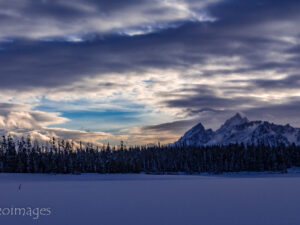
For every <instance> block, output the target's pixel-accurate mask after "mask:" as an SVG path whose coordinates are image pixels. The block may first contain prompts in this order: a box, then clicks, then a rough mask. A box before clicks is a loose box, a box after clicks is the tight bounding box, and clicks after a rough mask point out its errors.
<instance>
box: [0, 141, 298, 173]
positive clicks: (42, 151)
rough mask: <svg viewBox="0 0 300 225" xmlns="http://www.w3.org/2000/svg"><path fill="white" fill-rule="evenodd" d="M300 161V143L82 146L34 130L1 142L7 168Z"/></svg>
mask: <svg viewBox="0 0 300 225" xmlns="http://www.w3.org/2000/svg"><path fill="white" fill-rule="evenodd" d="M297 166H300V146H296V145H295V144H292V145H289V146H286V145H283V144H282V145H279V146H276V147H271V146H266V145H264V144H259V145H256V146H254V145H244V144H230V145H227V146H203V147H188V146H184V145H182V146H172V145H168V146H160V145H157V146H152V147H147V146H134V147H126V146H124V144H123V142H121V144H120V146H118V147H115V146H112V147H111V146H110V145H109V144H108V145H105V146H102V147H99V146H97V147H96V146H93V145H92V144H85V145H84V144H82V143H80V144H79V145H78V146H76V147H75V145H74V144H73V143H72V142H69V141H64V140H56V139H55V138H52V139H51V141H50V142H49V143H47V144H46V145H41V144H39V143H38V142H37V141H32V140H31V138H30V136H28V137H27V138H21V139H19V140H15V139H14V138H13V137H12V136H7V137H6V136H3V138H2V141H1V142H0V172H5V173H52V174H81V173H142V172H143V173H150V174H176V173H186V174H200V173H212V174H219V173H224V172H242V171H256V172H262V171H279V172H283V173H285V172H287V169H288V168H291V167H297Z"/></svg>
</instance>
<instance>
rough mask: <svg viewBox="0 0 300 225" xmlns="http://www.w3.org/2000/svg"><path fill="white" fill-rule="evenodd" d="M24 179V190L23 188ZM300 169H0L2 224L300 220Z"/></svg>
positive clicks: (272, 224)
mask: <svg viewBox="0 0 300 225" xmlns="http://www.w3.org/2000/svg"><path fill="white" fill-rule="evenodd" d="M20 184H21V190H19V187H20ZM299 202H300V173H299V171H294V172H293V173H291V174H266V173H261V174H254V173H251V174H245V173H243V174H241V173H238V174H227V175H222V176H208V175H206V176H203V175H201V176H199V175H146V174H136V175H134V174H131V175H120V174H116V175H99V174H83V175H41V174H0V208H7V207H27V206H29V207H32V208H35V207H41V208H43V207H46V208H47V207H51V211H52V215H51V216H48V217H40V219H39V220H33V219H32V218H31V217H22V216H0V224H3V225H21V224H22V225H32V224H42V225H44V224H45V225H169V224H170V225H254V224H255V225H298V224H300V213H299Z"/></svg>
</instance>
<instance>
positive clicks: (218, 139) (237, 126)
mask: <svg viewBox="0 0 300 225" xmlns="http://www.w3.org/2000/svg"><path fill="white" fill-rule="evenodd" d="M234 143H244V144H253V145H257V144H260V143H263V144H265V145H270V146H277V145H279V144H284V145H291V144H293V143H295V144H296V145H300V128H294V127H292V126H290V125H289V124H287V125H277V124H274V123H270V122H268V121H249V120H248V119H247V118H246V117H242V116H241V115H240V114H239V113H237V114H236V115H234V116H233V117H231V118H230V119H228V120H227V121H226V122H225V123H224V124H223V125H222V126H221V127H220V128H219V129H217V130H216V131H213V130H212V129H205V128H204V126H203V125H202V124H201V123H198V124H197V125H196V126H194V127H193V128H191V129H190V130H188V131H187V132H186V133H185V134H184V135H183V136H182V137H181V138H180V139H179V140H178V141H177V142H175V143H174V144H175V145H186V146H211V145H229V144H234Z"/></svg>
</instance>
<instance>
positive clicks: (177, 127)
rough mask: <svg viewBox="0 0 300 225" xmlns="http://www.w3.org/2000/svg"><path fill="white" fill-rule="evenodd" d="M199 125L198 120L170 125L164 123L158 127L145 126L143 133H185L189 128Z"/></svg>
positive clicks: (171, 123)
mask: <svg viewBox="0 0 300 225" xmlns="http://www.w3.org/2000/svg"><path fill="white" fill-rule="evenodd" d="M195 123H197V120H194V119H193V120H179V121H174V122H170V123H162V124H157V125H151V126H145V127H142V131H144V132H149V131H150V132H151V131H152V132H160V133H162V132H173V133H179V134H181V133H183V132H184V131H186V130H187V129H188V128H189V127H191V126H193V125H194V124H195Z"/></svg>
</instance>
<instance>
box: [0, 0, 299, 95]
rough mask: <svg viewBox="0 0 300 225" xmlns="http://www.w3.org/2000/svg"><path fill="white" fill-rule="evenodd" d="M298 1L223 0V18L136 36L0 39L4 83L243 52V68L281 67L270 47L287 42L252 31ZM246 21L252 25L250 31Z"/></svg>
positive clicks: (34, 7) (105, 5)
mask: <svg viewBox="0 0 300 225" xmlns="http://www.w3.org/2000/svg"><path fill="white" fill-rule="evenodd" d="M26 2H27V4H25V6H20V8H21V9H22V10H21V13H24V14H25V15H28V16H29V15H38V14H45V15H46V16H47V15H49V16H53V17H62V18H63V19H64V18H71V19H72V18H76V17H78V16H79V15H81V14H84V13H83V12H81V11H80V10H79V9H80V7H79V9H76V7H70V6H68V5H64V4H60V1H55V2H52V1H26ZM76 2H77V3H82V2H81V1H75V3H76ZM271 3H272V4H271ZM3 4H4V8H5V6H7V7H8V6H9V3H2V6H3ZM89 4H92V5H93V7H95V8H96V9H99V10H103V11H104V12H108V13H109V12H110V11H113V10H117V9H118V8H119V7H120V6H122V5H119V4H116V3H112V2H111V1H101V3H99V2H98V1H89ZM120 4H122V3H121V2H120ZM131 4H132V5H134V4H136V1H129V2H128V3H127V2H126V5H124V7H129V6H130V5H131ZM139 4H142V3H141V2H140V3H139ZM299 5H300V4H299V3H297V2H296V1H285V2H282V1H258V2H257V3H254V2H253V1H245V2H244V1H243V3H241V2H239V1H225V3H220V4H216V5H215V6H214V7H211V8H210V10H211V12H212V14H213V15H215V16H216V17H217V18H218V19H219V20H218V21H217V22H214V23H210V22H209V23H190V22H189V23H185V24H183V25H182V26H180V27H177V28H170V29H167V30H164V31H161V32H158V33H154V34H148V35H142V36H135V37H128V36H109V35H108V36H105V37H104V39H103V37H102V38H97V35H96V36H92V37H94V38H91V39H90V40H88V41H86V42H84V43H77V44H75V43H67V42H64V41H53V42H49V43H45V42H41V41H34V40H33V41H30V40H27V41H25V40H22V39H19V40H16V41H15V42H14V43H10V44H2V51H0V74H1V78H2V80H1V83H0V86H1V88H6V89H14V88H18V89H20V90H21V89H26V88H28V87H29V88H31V87H52V86H59V85H66V84H68V83H70V82H73V81H76V80H80V79H81V78H82V77H84V76H87V75H89V76H94V75H101V74H105V73H125V72H137V73H139V72H143V71H145V70H146V69H148V68H170V67H171V68H173V67H175V68H176V67H180V68H185V67H189V66H191V65H193V64H195V63H202V64H205V63H206V61H207V59H208V58H210V57H227V56H228V57H231V56H239V57H241V58H243V60H244V62H245V64H246V65H248V66H249V69H248V70H246V71H244V72H249V71H251V70H258V69H270V68H274V67H276V68H277V67H279V69H280V68H281V69H283V68H285V67H287V66H290V65H289V64H288V65H286V64H283V65H280V64H278V63H274V64H272V63H270V62H268V60H267V59H268V54H267V53H268V52H269V51H270V50H272V49H275V50H276V49H277V48H278V46H280V47H283V46H284V42H281V41H278V40H274V39H273V38H272V37H270V36H268V33H261V34H259V35H253V34H255V33H253V29H254V28H253V26H255V25H256V24H258V23H263V22H265V21H269V20H272V19H276V20H278V19H280V18H282V17H284V18H283V19H290V18H291V17H293V16H295V17H296V16H297V14H296V10H295V9H297V8H299ZM266 6H268V7H266ZM279 9H280V10H279ZM78 10H79V11H80V12H79V11H78ZM23 11H24V12H23ZM280 12H281V14H279V13H280ZM287 12H288V13H287ZM245 26H249V31H247V30H246V29H245V28H244V27H245ZM250 28H251V29H250ZM240 29H242V31H240ZM259 32H263V31H261V30H259ZM95 37H96V38H95ZM274 46H275V47H274ZM264 62H265V63H264ZM289 68H290V67H289ZM244 70H245V69H244ZM229 72H233V71H228V73H229ZM241 72H242V71H241Z"/></svg>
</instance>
